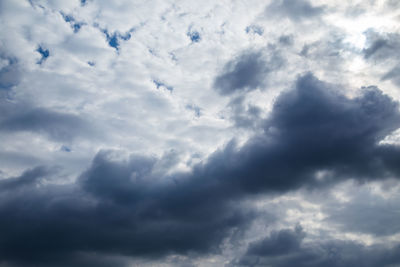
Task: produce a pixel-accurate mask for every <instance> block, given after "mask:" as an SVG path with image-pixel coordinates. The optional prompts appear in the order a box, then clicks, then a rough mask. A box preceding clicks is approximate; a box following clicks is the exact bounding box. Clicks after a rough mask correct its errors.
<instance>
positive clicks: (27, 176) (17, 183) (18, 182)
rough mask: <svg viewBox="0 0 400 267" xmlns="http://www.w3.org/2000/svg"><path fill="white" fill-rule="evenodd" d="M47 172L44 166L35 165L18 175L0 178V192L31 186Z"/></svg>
mask: <svg viewBox="0 0 400 267" xmlns="http://www.w3.org/2000/svg"><path fill="white" fill-rule="evenodd" d="M48 173H49V170H47V169H46V168H44V167H36V168H34V169H32V170H29V171H26V172H24V173H23V174H22V175H21V176H20V177H17V178H8V179H1V180H0V193H1V192H6V191H13V190H17V189H20V188H24V187H25V186H32V185H33V184H36V183H37V182H38V181H39V179H40V178H43V176H45V175H46V174H48Z"/></svg>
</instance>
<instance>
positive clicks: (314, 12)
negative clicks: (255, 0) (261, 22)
mask: <svg viewBox="0 0 400 267" xmlns="http://www.w3.org/2000/svg"><path fill="white" fill-rule="evenodd" d="M324 11H325V7H324V6H313V5H312V4H311V3H310V2H308V1H307V0H281V1H273V3H272V4H271V5H269V6H268V7H267V9H266V14H267V15H268V16H275V17H278V16H279V17H281V16H286V17H288V18H289V19H291V20H293V21H301V20H304V19H310V18H314V17H318V16H320V15H322V14H323V13H324Z"/></svg>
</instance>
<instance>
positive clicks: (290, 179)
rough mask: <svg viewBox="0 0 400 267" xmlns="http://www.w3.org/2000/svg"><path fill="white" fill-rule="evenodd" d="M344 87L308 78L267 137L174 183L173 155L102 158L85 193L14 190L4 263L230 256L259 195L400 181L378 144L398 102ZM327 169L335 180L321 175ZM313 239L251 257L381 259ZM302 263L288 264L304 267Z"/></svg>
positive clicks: (231, 147) (277, 238)
mask: <svg viewBox="0 0 400 267" xmlns="http://www.w3.org/2000/svg"><path fill="white" fill-rule="evenodd" d="M332 87H333V85H328V84H326V83H323V82H321V81H319V80H317V79H316V78H315V77H314V76H312V75H311V74H308V75H305V76H302V77H299V79H298V80H297V82H296V84H295V85H294V87H293V88H292V89H290V90H287V91H285V92H283V93H282V94H281V95H280V97H279V98H278V99H277V101H276V103H275V105H274V107H273V110H272V113H271V116H270V117H269V118H268V119H267V120H265V121H263V125H264V129H265V132H264V134H261V135H257V136H255V137H253V138H251V139H250V140H249V141H248V142H247V143H246V144H244V145H243V146H242V147H238V146H237V145H235V142H234V141H232V142H230V143H229V144H228V145H227V146H226V147H224V148H223V149H220V150H218V151H216V152H214V153H213V154H212V155H210V156H209V158H208V159H207V160H206V161H205V162H202V163H199V164H197V165H195V166H194V167H193V169H192V170H191V171H190V172H184V173H181V172H173V173H170V174H167V173H164V175H163V174H162V171H161V172H160V170H165V172H166V169H167V168H168V166H173V165H174V164H175V163H174V162H176V161H175V160H174V159H173V157H172V161H171V162H169V161H168V158H170V156H168V155H166V158H165V159H164V163H163V162H161V163H159V160H158V159H157V158H152V157H150V158H149V157H144V156H140V155H136V156H135V155H132V156H131V157H130V158H129V159H127V160H117V159H114V157H113V154H112V153H110V152H101V153H99V154H98V155H97V156H96V157H95V158H94V160H93V162H92V164H91V166H90V167H89V168H88V169H87V171H85V172H84V173H82V175H81V176H80V177H79V178H78V180H77V182H76V183H74V184H69V185H42V186H39V187H27V189H26V190H25V189H24V190H14V189H13V188H9V190H7V192H3V193H2V194H3V195H2V194H0V198H1V199H2V200H3V201H0V216H1V218H5V219H4V220H1V221H0V231H1V232H2V233H4V235H2V241H1V242H0V259H2V260H3V261H4V262H8V263H10V264H11V266H13V264H14V265H15V266H24V264H26V263H27V262H30V263H37V264H39V265H41V266H45V265H46V264H47V265H49V266H57V264H56V263H58V262H64V260H66V259H70V258H73V257H75V256H76V255H77V253H78V254H79V253H99V254H101V255H116V256H118V255H124V256H139V257H150V258H155V257H162V256H165V255H168V254H171V253H172V254H180V255H188V254H189V253H194V254H196V253H206V254H207V253H211V254H213V253H218V252H219V251H220V244H221V242H222V241H223V240H224V238H226V237H227V236H229V234H230V233H231V232H232V230H234V229H237V228H239V229H246V227H247V225H248V224H249V223H250V222H251V221H252V220H253V218H254V217H255V213H254V211H253V210H252V209H251V208H249V207H248V206H247V204H245V202H241V200H244V199H246V198H247V197H250V196H254V195H255V194H261V193H277V192H287V191H289V190H295V189H298V188H301V187H306V188H315V187H318V186H326V185H329V184H332V183H334V182H338V181H342V180H343V179H350V178H352V179H358V180H359V181H364V180H368V179H384V178H385V177H393V176H395V177H398V176H399V174H400V168H399V167H398V166H400V164H399V161H400V149H399V148H398V147H396V146H394V145H379V144H378V143H379V141H380V140H381V139H382V138H384V137H385V136H386V135H387V134H389V133H391V132H392V131H393V130H395V129H397V128H399V127H400V113H399V110H398V104H397V103H396V102H393V100H392V99H391V98H389V97H388V96H385V95H383V94H382V92H381V91H379V89H377V88H376V87H369V88H364V89H363V90H362V94H361V95H360V96H359V97H356V98H352V99H349V98H347V97H345V96H343V95H340V94H338V93H336V92H335V90H333V89H332ZM161 161H163V160H161ZM321 170H325V171H326V172H327V173H328V174H329V175H326V177H322V178H321V177H318V176H317V175H316V174H317V173H318V171H321ZM28 189H29V190H28ZM8 193H10V194H8ZM5 194H6V195H7V198H5V197H4V195H5ZM10 196H11V197H10ZM26 203H30V205H29V206H26ZM18 222H23V223H18ZM54 240H57V243H54V242H53V241H54ZM301 240H302V232H301V231H300V230H295V231H294V232H290V231H289V232H282V233H276V234H273V235H272V236H271V237H270V238H269V241H268V240H267V241H264V242H260V243H255V245H253V248H251V249H249V251H250V252H251V251H252V253H253V254H257V253H258V254H260V253H261V252H262V251H261V250H258V249H256V247H257V246H264V247H270V248H271V247H274V249H275V250H272V252H270V254H271V255H272V254H276V255H286V254H287V253H289V254H292V253H297V252H295V251H298V250H300V252H298V254H295V255H297V256H294V258H295V259H296V262H299V263H301V264H303V265H299V266H323V265H318V264H322V263H324V264H325V265H324V266H342V265H338V262H340V261H336V260H337V259H336V258H335V259H334V260H333V261H331V258H329V251H331V248H332V249H340V251H342V252H343V253H344V254H340V255H339V256H340V257H339V258H338V259H339V260H341V259H346V260H347V258H346V257H347V255H348V253H350V255H352V254H351V252H352V251H354V253H356V254H354V255H358V254H359V253H364V254H362V255H367V256H368V255H369V254H368V253H367V252H369V251H370V248H365V247H359V246H356V245H348V244H347V243H340V242H339V243H337V242H336V243H335V242H334V243H329V244H324V245H321V246H318V247H315V246H312V247H311V248H307V249H305V248H304V247H303V245H304V244H303V245H302V243H301V242H300V241H301ZM274 242H280V243H281V244H282V245H281V246H280V247H279V246H278V247H276V246H273V245H272V244H273V243H274ZM257 244H259V245H257ZM320 247H322V249H323V250H322V254H321V253H320ZM377 251H379V253H381V254H379V253H378V252H376V253H378V254H376V253H375V254H374V255H377V256H376V257H377V258H374V259H372V260H374V261H372V260H371V262H381V263H382V265H383V266H384V264H385V263H387V262H389V261H391V259H393V257H392V256H390V255H387V257H383V256H382V255H386V254H384V253H386V252H385V251H386V250H385V251H383V250H382V251H381V250H380V249H379V248H378V250H377ZM342 252H341V253H342ZM285 253H286V254H285ZM357 253H358V254H357ZM48 255H51V256H52V257H49V256H48ZM343 255H344V256H343ZM343 257H345V258H343ZM354 257H358V256H354ZM391 257H392V258H391ZM292 260H293V257H291V258H287V259H285V260H284V261H279V262H277V263H276V266H293V261H292ZM350 260H351V261H350V262H352V263H354V261H353V258H350ZM368 262H369V261H368ZM278 263H279V264H280V265H278ZM289 263H290V264H292V265H290V264H289ZM285 264H286V265H285ZM307 264H308V265H307ZM329 264H331V265H329ZM335 264H336V265H335ZM75 266H79V265H77V264H76V265H75ZM366 266H368V265H366ZM369 266H371V265H369Z"/></svg>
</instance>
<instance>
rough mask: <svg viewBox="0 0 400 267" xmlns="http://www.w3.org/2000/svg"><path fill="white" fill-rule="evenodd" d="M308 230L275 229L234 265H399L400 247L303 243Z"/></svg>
mask: <svg viewBox="0 0 400 267" xmlns="http://www.w3.org/2000/svg"><path fill="white" fill-rule="evenodd" d="M304 236H305V233H304V232H302V231H301V229H299V228H296V229H295V230H294V231H293V230H291V229H284V230H281V231H279V232H274V233H272V234H271V235H270V236H268V237H266V238H265V239H262V240H259V241H257V242H254V243H251V244H250V245H249V248H248V250H247V252H246V253H245V255H244V256H242V257H241V258H240V259H239V260H237V261H235V262H232V263H231V265H232V266H274V267H289V266H290V267H291V266H299V267H302V266H304V267H344V266H363V267H381V266H382V267H385V266H388V267H389V266H397V265H398V264H400V246H399V245H397V246H395V247H393V248H391V247H385V246H364V245H361V244H358V243H354V242H350V241H341V240H329V241H312V242H304V241H303V237H304Z"/></svg>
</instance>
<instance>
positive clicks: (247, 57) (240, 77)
mask: <svg viewBox="0 0 400 267" xmlns="http://www.w3.org/2000/svg"><path fill="white" fill-rule="evenodd" d="M283 64H284V59H283V58H281V57H280V56H279V54H278V53H271V55H269V56H268V55H265V54H264V53H263V52H262V51H247V52H244V53H242V54H241V55H239V56H238V57H237V58H235V59H234V60H231V61H229V62H228V63H226V65H225V67H224V71H223V73H221V74H220V75H218V76H217V77H216V79H215V81H214V87H215V89H216V90H217V92H218V93H220V94H221V95H229V94H233V93H235V92H240V91H245V92H246V91H252V90H255V89H257V88H261V87H263V86H265V83H266V78H267V75H268V74H269V73H271V72H273V71H275V70H277V69H279V68H280V67H282V65H283Z"/></svg>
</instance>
